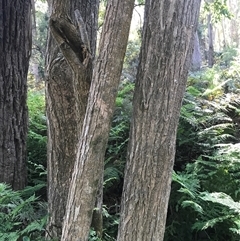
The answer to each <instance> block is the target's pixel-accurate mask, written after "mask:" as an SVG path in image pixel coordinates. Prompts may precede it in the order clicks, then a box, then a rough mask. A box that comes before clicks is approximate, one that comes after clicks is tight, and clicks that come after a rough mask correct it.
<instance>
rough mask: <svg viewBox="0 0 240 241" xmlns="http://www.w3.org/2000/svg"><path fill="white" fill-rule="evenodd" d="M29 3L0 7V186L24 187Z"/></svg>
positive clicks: (7, 2)
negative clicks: (1, 183)
mask: <svg viewBox="0 0 240 241" xmlns="http://www.w3.org/2000/svg"><path fill="white" fill-rule="evenodd" d="M31 30H32V29H31V1H30V0H26V1H19V0H2V2H1V4H0V52H1V60H0V70H1V72H0V170H1V171H0V182H6V183H8V184H10V185H11V186H12V188H13V189H15V190H16V189H22V188H24V186H25V185H26V181H27V179H26V174H27V173H26V138H27V125H28V124H27V122H28V121H27V119H28V113H27V106H26V99H27V72H28V66H29V57H30V53H31Z"/></svg>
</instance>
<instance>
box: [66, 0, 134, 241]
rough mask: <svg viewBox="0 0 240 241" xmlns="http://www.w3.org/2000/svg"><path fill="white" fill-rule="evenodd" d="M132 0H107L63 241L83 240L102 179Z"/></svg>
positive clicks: (86, 236)
mask: <svg viewBox="0 0 240 241" xmlns="http://www.w3.org/2000/svg"><path fill="white" fill-rule="evenodd" d="M133 6H134V0H110V1H108V5H107V10H106V16H105V22H104V26H103V30H102V35H101V40H100V46H99V52H100V53H99V56H98V58H97V61H96V65H95V67H94V73H93V81H92V85H91V89H90V95H89V100H88V107H87V111H86V116H85V120H84V125H83V132H82V135H81V138H80V142H79V148H78V153H77V161H76V163H75V166H74V172H73V177H72V181H71V186H70V192H69V196H68V203H67V210H66V216H65V219H64V225H63V234H62V239H61V240H62V241H67V240H68V241H78V240H81V241H85V240H88V234H89V229H90V224H91V219H92V213H93V208H94V204H95V197H96V194H97V190H98V187H99V183H100V182H101V181H102V173H103V161H104V154H105V150H106V144H107V140H108V135H109V129H110V123H111V117H112V115H113V109H114V106H115V99H116V94H117V89H118V84H119V80H120V75H121V71H122V65H123V59H124V55H125V51H126V46H127V40H128V34H129V28H130V22H131V16H132V11H133Z"/></svg>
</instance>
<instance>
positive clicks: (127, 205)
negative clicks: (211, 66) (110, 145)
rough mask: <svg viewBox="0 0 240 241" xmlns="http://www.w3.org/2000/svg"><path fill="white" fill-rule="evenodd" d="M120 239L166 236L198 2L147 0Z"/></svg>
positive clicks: (135, 240)
mask: <svg viewBox="0 0 240 241" xmlns="http://www.w3.org/2000/svg"><path fill="white" fill-rule="evenodd" d="M145 4H146V5H145V23H144V29H143V42H142V48H141V54H140V64H139V67H138V74H137V79H136V86H135V94H134V101H133V120H132V125H131V133H130V141H129V150H128V160H127V164H126V170H125V179H124V190H123V196H122V204H121V220H120V225H119V233H118V239H117V240H118V241H139V240H141V241H149V240H151V241H161V240H163V237H164V230H165V220H166V215H167V208H168V199H169V194H170V189H171V175H172V169H173V163H174V157H175V139H176V129H177V124H178V119H179V112H180V107H181V102H182V98H183V94H184V91H185V86H186V80H187V74H188V68H189V67H190V64H191V57H192V50H193V37H194V33H195V31H196V25H197V20H198V15H199V9H200V1H199V0H185V1H179V0H173V1H168V0H162V1H151V0H146V3H145Z"/></svg>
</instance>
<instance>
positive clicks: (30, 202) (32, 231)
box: [0, 183, 47, 241]
mask: <svg viewBox="0 0 240 241" xmlns="http://www.w3.org/2000/svg"><path fill="white" fill-rule="evenodd" d="M40 188H42V185H37V186H35V187H27V188H26V189H24V190H22V191H13V190H11V189H10V187H9V186H7V185H6V184H4V183H0V240H2V241H8V240H11V241H18V240H34V241H43V240H44V234H45V226H46V222H47V212H46V209H47V208H46V204H45V203H43V202H40V201H39V200H38V198H37V197H35V194H34V193H35V192H36V191H37V190H39V189H40Z"/></svg>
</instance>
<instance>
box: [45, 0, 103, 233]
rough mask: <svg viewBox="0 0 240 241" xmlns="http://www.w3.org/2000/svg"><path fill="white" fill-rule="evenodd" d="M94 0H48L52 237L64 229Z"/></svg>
mask: <svg viewBox="0 0 240 241" xmlns="http://www.w3.org/2000/svg"><path fill="white" fill-rule="evenodd" d="M98 5H99V1H98V0H91V1H88V0H78V1H77V0H74V1H64V0H51V1H49V7H50V12H51V17H50V26H51V33H52V34H51V33H50V32H49V38H48V50H47V58H46V63H47V64H46V72H47V80H46V100H47V119H48V203H49V214H50V217H49V224H48V229H49V233H50V235H51V236H52V237H58V238H60V237H61V232H62V222H63V217H64V214H65V208H66V203H67V196H68V191H69V185H70V181H71V176H72V170H73V166H74V162H75V160H76V152H77V151H76V148H77V143H78V136H79V133H81V130H82V123H83V119H84V116H85V110H86V105H87V99H88V92H89V88H90V82H91V78H92V61H93V58H94V55H95V48H96V35H97V17H98ZM76 9H79V10H80V13H79V14H80V15H81V17H82V19H83V21H84V24H83V25H82V26H81V28H82V30H83V31H84V34H87V35H88V38H89V42H90V44H89V43H87V44H89V46H88V49H87V48H86V47H85V45H84V43H83V41H82V36H81V35H80V29H78V27H77V26H78V24H77V21H76V17H75V16H74V10H76ZM70 19H71V20H72V21H70ZM84 26H85V27H84ZM52 35H53V36H54V38H53V36H52ZM55 40H57V41H55ZM85 44H86V43H85Z"/></svg>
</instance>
